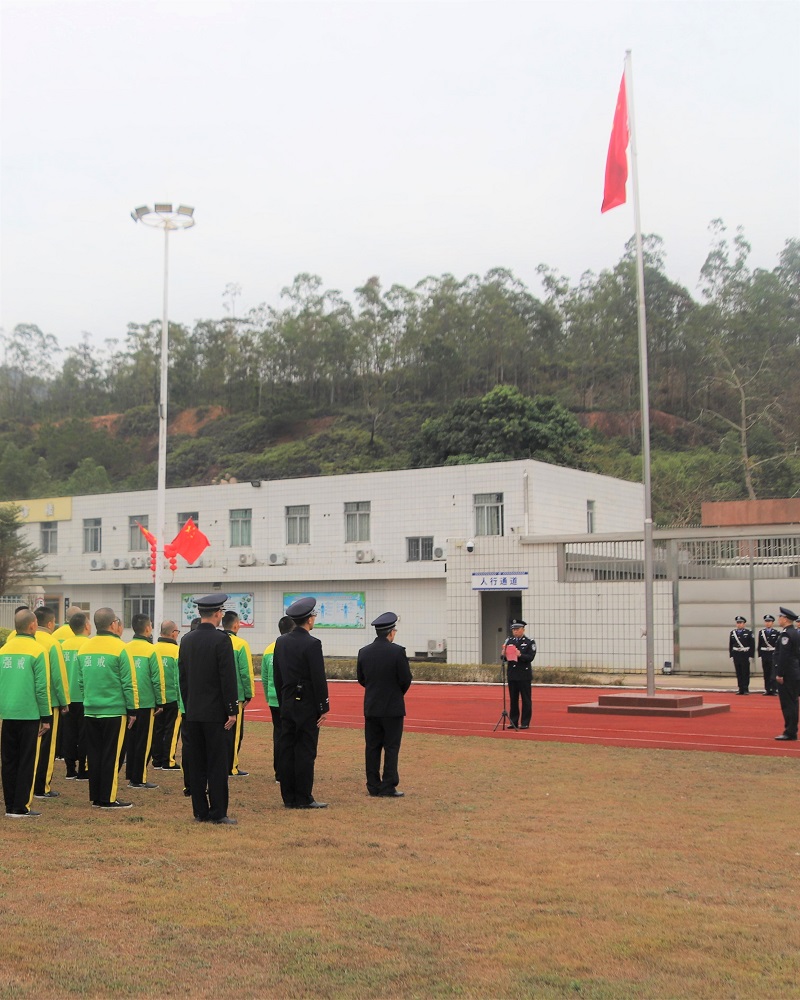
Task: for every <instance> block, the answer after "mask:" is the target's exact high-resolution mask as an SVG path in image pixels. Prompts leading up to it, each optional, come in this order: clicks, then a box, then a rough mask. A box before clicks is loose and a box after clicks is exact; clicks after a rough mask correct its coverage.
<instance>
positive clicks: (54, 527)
mask: <svg viewBox="0 0 800 1000" xmlns="http://www.w3.org/2000/svg"><path fill="white" fill-rule="evenodd" d="M39 548H40V549H41V550H42V555H43V556H55V555H58V521H42V540H41V544H40V546H39Z"/></svg>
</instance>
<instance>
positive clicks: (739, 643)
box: [728, 628, 756, 657]
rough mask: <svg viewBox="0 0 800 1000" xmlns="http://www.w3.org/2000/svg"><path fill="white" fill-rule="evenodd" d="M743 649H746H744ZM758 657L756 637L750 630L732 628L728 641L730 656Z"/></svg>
mask: <svg viewBox="0 0 800 1000" xmlns="http://www.w3.org/2000/svg"><path fill="white" fill-rule="evenodd" d="M741 647H744V648H743V649H742V648H741ZM755 655H756V637H755V636H754V635H753V633H752V632H751V631H750V629H749V628H732V629H731V634H730V638H729V639H728V656H747V657H753V656H755Z"/></svg>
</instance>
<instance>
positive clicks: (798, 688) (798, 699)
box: [775, 608, 800, 740]
mask: <svg viewBox="0 0 800 1000" xmlns="http://www.w3.org/2000/svg"><path fill="white" fill-rule="evenodd" d="M779 610H780V614H779V615H778V624H779V625H780V627H781V632H779V633H778V642H777V645H776V646H775V681H776V682H777V685H778V697H779V698H780V700H781V711H782V712H783V732H782V733H781V735H780V736H776V737H775V739H776V740H796V739H797V721H798V714H800V632H798V631H797V629H796V628H795V627H794V624H795V621H796V620H797V615H796V614H795V613H794V611H790V610H789V609H788V608H780V609H779Z"/></svg>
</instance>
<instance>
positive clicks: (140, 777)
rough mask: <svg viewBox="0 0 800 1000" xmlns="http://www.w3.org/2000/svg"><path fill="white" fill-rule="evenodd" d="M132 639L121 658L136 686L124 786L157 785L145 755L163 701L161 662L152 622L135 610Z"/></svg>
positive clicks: (146, 754)
mask: <svg viewBox="0 0 800 1000" xmlns="http://www.w3.org/2000/svg"><path fill="white" fill-rule="evenodd" d="M131 627H132V628H133V638H132V639H131V641H130V642H129V643H127V645H126V646H125V652H124V653H123V657H124V658H125V659H126V660H127V663H128V667H129V669H130V671H131V674H135V676H136V683H137V687H138V689H139V706H138V708H137V709H136V725H135V726H134V728H133V729H132V730H131V731H130V733H129V734H128V739H127V747H126V752H125V753H126V755H125V774H126V776H127V778H128V788H158V785H156V784H155V783H154V782H152V781H148V780H147V758H148V757H149V756H150V747H151V745H152V741H153V719H154V715H155V713H156V712H160V711H161V707H162V705H163V704H164V702H165V701H166V691H165V681H164V664H163V663H162V660H161V656H160V654H159V652H158V650H157V649H156V647H155V646H154V645H153V623H152V622H151V621H150V619H149V617H148V616H147V615H146V614H143V613H142V612H138V613H137V614H135V615H134V616H133V617H132V618H131Z"/></svg>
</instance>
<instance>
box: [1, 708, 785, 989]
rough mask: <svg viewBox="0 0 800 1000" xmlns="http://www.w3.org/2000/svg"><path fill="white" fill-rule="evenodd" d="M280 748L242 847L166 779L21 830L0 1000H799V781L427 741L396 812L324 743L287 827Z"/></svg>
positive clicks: (341, 741)
mask: <svg viewBox="0 0 800 1000" xmlns="http://www.w3.org/2000/svg"><path fill="white" fill-rule="evenodd" d="M268 739H269V729H268V727H267V726H266V725H264V724H258V723H252V724H250V725H249V727H248V733H247V735H246V740H245V745H244V747H243V764H244V766H246V767H248V768H249V769H250V770H251V772H252V776H251V777H250V778H246V779H241V780H239V781H236V782H231V801H232V805H231V813H232V814H233V815H235V816H237V817H238V819H239V821H240V825H239V826H238V827H236V828H224V827H223V828H220V827H209V826H205V825H202V826H201V825H199V824H194V823H192V822H191V809H190V807H189V804H188V802H187V800H185V799H184V798H183V796H182V794H181V790H180V776H179V775H174V774H166V773H163V774H162V772H151V777H152V776H153V775H158V777H157V778H155V779H154V780H157V781H159V782H160V784H161V787H160V788H159V789H158V790H156V791H152V792H141V791H139V792H130V795H131V796H132V797H133V796H135V801H136V802H137V807H136V808H135V809H134V810H128V811H125V812H123V813H118V814H117V813H115V814H104V813H100V814H98V812H97V810H92V809H90V808H89V807H88V804H87V801H86V799H85V796H86V794H87V792H86V789H85V788H84V787H83V786H79V787H77V788H76V786H75V783H74V782H64V781H63V780H62V779H60V778H59V780H58V781H57V782H56V784H55V787H56V788H57V789H58V790H60V791H61V792H62V793H63V795H62V798H60V799H58V800H56V801H53V802H46V803H42V804H41V806H39V807H40V808H42V810H43V811H44V813H45V815H44V816H43V817H42V818H41V819H40V820H37V821H32V822H13V821H10V820H5V821H2V823H3V825H2V827H1V829H2V844H3V850H2V855H0V912H2V914H3V935H2V943H0V969H1V970H2V972H0V997H14V998H25V997H37V998H40V997H72V996H75V995H83V996H86V997H109V996H111V995H118V996H149V997H173V996H175V997H200V996H232V997H233V996H235V997H237V998H249V997H276V998H277V997H311V996H314V997H345V998H346V997H359V998H361V997H420V998H427V997H447V996H462V997H509V998H511V997H520V998H521V997H536V998H540V997H541V998H550V997H565V996H579V997H591V998H614V1000H617V998H627V997H630V998H642V997H646V998H659V997H675V998H678V997H681V998H683V997H707V998H714V1000H717V998H723V997H730V998H761V997H770V998H778V997H795V996H797V983H798V981H799V980H800V931H798V927H800V921H799V920H798V902H797V898H798V891H797V876H796V872H797V867H798V851H800V848H798V837H797V832H796V831H797V786H798V778H797V771H796V764H795V762H794V761H791V760H787V759H784V758H780V759H767V758H760V757H742V756H726V755H722V754H711V753H703V754H700V753H694V754H692V753H683V752H675V751H644V750H624V749H609V748H603V747H586V746H574V745H572V746H571V745H559V744H555V743H535V742H529V741H525V742H522V741H517V742H514V743H511V742H510V741H500V740H491V739H478V738H461V739H456V738H449V737H436V736H425V735H418V734H408V735H407V736H406V737H405V740H404V747H403V753H402V756H401V774H402V776H403V787H404V788H405V790H406V791H407V793H408V795H407V798H405V799H403V800H397V801H387V800H381V799H370V798H368V797H367V796H366V793H365V790H364V786H363V775H362V767H361V760H362V736H361V733H359V732H353V731H348V730H335V729H327V730H325V731H323V733H322V739H321V746H320V758H319V761H318V771H317V788H316V791H317V794H318V797H320V798H323V799H325V800H328V801H330V803H331V808H330V809H328V810H327V811H324V812H323V811H320V812H294V811H291V812H290V811H288V810H284V809H283V808H281V807H280V798H279V794H278V790H277V786H276V785H274V783H273V782H272V781H271V780H270V773H269V767H268V763H267V762H268V752H267V744H268ZM59 773H60V772H59ZM125 792H126V793H127V792H128V790H127V789H126V790H125Z"/></svg>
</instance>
